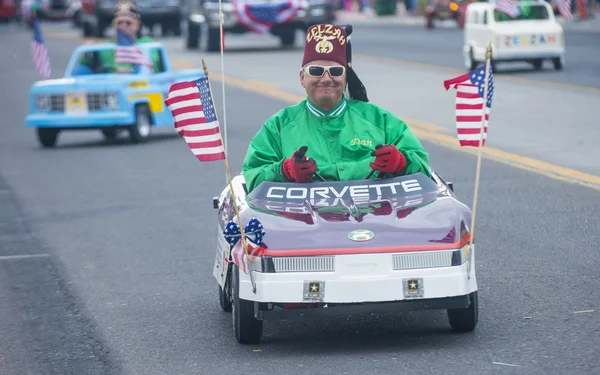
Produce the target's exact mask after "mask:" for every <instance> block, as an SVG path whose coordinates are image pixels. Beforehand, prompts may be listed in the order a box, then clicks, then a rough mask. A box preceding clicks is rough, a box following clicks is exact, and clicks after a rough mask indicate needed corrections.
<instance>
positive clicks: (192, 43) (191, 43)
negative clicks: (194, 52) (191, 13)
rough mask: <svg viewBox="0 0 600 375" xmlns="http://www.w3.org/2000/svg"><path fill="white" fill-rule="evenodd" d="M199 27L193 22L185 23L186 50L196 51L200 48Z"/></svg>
mask: <svg viewBox="0 0 600 375" xmlns="http://www.w3.org/2000/svg"><path fill="white" fill-rule="evenodd" d="M201 35H202V34H201V28H200V25H198V24H197V23H194V22H189V21H188V23H187V37H186V38H185V41H186V43H185V45H186V47H187V49H197V48H198V47H199V46H200V36H201Z"/></svg>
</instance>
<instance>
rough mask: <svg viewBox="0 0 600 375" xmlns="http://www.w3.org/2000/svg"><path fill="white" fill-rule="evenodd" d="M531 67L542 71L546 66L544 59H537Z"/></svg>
mask: <svg viewBox="0 0 600 375" xmlns="http://www.w3.org/2000/svg"><path fill="white" fill-rule="evenodd" d="M531 65H533V68H534V69H535V70H542V66H543V65H544V60H542V59H535V60H533V61H532V62H531Z"/></svg>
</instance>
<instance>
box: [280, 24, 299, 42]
mask: <svg viewBox="0 0 600 375" xmlns="http://www.w3.org/2000/svg"><path fill="white" fill-rule="evenodd" d="M279 40H280V41H281V45H282V46H285V47H290V46H293V45H294V44H296V29H294V28H292V27H290V28H287V29H285V30H283V31H282V32H281V35H280V36H279Z"/></svg>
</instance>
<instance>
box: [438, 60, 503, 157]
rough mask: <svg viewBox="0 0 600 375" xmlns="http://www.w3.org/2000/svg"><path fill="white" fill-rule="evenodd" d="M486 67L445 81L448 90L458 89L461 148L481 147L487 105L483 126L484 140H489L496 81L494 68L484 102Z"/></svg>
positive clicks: (457, 121)
mask: <svg viewBox="0 0 600 375" xmlns="http://www.w3.org/2000/svg"><path fill="white" fill-rule="evenodd" d="M484 77H485V65H483V66H481V67H480V68H478V69H475V70H474V71H472V72H469V73H467V74H463V75H461V76H458V77H456V78H452V79H449V80H446V81H444V87H445V88H446V90H448V89H449V88H455V89H456V131H457V135H458V140H459V142H460V145H461V146H473V147H479V140H480V138H481V135H480V133H481V119H482V114H483V111H484V104H485V122H484V125H483V140H482V143H481V146H484V145H485V140H486V138H487V129H488V121H489V118H490V112H491V110H492V96H493V95H494V79H493V74H492V68H491V66H490V72H489V76H488V78H489V79H488V92H487V98H485V100H484V97H483V96H484V85H485V79H484Z"/></svg>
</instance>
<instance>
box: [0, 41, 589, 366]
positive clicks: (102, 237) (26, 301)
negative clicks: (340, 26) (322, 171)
mask: <svg viewBox="0 0 600 375" xmlns="http://www.w3.org/2000/svg"><path fill="white" fill-rule="evenodd" d="M0 32H1V30H0ZM28 42H29V35H28V34H25V33H21V32H18V33H15V34H13V35H11V36H10V38H2V39H0V50H2V51H4V54H3V56H9V57H11V58H2V59H0V80H1V82H3V87H4V90H3V91H2V94H1V95H2V100H1V101H0V111H1V113H2V114H3V115H2V116H0V134H2V136H1V137H0V207H2V210H0V298H1V303H0V314H1V318H0V367H1V368H2V373H3V374H6V375H13V374H15V375H16V374H19V375H20V374H23V373H31V374H61V375H63V374H78V375H79V374H96V373H98V374H100V373H102V374H111V373H123V374H198V373H200V374H234V373H236V374H237V373H249V374H281V373H292V374H331V373H348V374H365V373H371V372H374V373H378V374H397V373H399V372H402V373H404V374H422V373H444V374H498V373H503V374H594V373H598V371H600V359H599V358H598V356H597V348H598V347H600V336H599V335H598V333H599V331H600V320H599V315H598V314H599V311H600V306H599V305H598V301H600V289H599V288H598V285H600V278H599V276H598V271H597V270H598V268H599V267H600V259H599V258H598V256H597V243H598V240H599V237H598V234H597V228H598V227H600V219H599V217H598V215H597V212H596V211H597V210H596V207H598V206H600V194H599V193H598V191H595V190H589V189H586V188H582V187H578V186H575V185H571V184H567V183H563V182H559V181H556V180H552V179H549V178H545V177H542V176H538V175H535V174H531V173H528V172H524V171H521V170H516V169H512V168H510V167H507V166H505V165H502V164H496V163H493V162H489V161H487V160H485V161H484V162H483V165H482V180H481V186H480V195H479V197H480V201H479V206H478V207H479V208H478V215H477V217H478V219H477V224H476V225H477V231H478V241H480V245H479V246H478V258H477V262H478V263H477V271H478V273H479V275H478V276H479V283H480V290H481V292H480V298H481V301H480V308H481V315H480V323H479V326H478V328H477V330H476V331H475V332H474V333H472V334H466V335H454V334H451V333H450V332H449V327H448V324H447V322H446V318H445V314H444V313H443V312H428V313H411V314H378V315H361V316H353V317H347V318H341V319H340V318H332V319H314V320H305V321H304V320H298V321H284V322H276V323H275V322H274V323H269V324H266V328H265V337H264V342H263V343H262V344H260V345H257V346H240V345H237V344H236V343H235V340H234V338H233V334H232V328H231V316H230V315H229V314H227V313H223V312H221V310H220V308H219V306H218V301H217V297H216V282H215V281H214V280H213V278H212V276H211V269H212V261H213V258H214V246H215V242H216V233H215V230H214V228H215V227H214V225H215V217H214V212H213V210H212V209H211V198H212V196H213V195H215V194H216V193H218V192H219V191H220V190H221V188H222V187H223V186H224V183H225V175H224V173H223V168H222V163H219V162H215V163H204V164H200V163H198V162H197V161H196V160H195V158H194V157H193V156H192V154H191V153H190V151H189V150H188V149H187V146H186V145H185V144H184V143H183V141H182V140H181V139H180V138H179V137H177V136H174V135H173V132H172V131H170V130H164V131H160V132H157V133H156V135H155V137H154V138H153V139H152V141H151V142H149V143H147V144H145V145H139V146H133V145H130V144H129V143H128V142H127V140H126V139H123V140H122V141H117V142H115V143H105V142H103V141H102V139H101V135H100V134H99V133H97V132H91V133H78V134H64V137H61V140H60V143H59V147H58V148H56V149H53V150H42V149H40V148H39V147H38V145H37V143H36V140H35V137H34V133H33V131H32V130H31V129H26V128H24V126H23V118H24V116H25V115H26V112H27V92H28V89H29V85H30V84H31V83H32V82H33V80H34V79H36V77H35V75H34V73H33V71H32V67H31V65H30V55H29V54H30V51H29V43H28ZM48 43H49V45H50V50H51V57H52V61H53V65H54V67H55V71H61V70H62V69H63V67H64V65H65V64H66V61H67V59H68V57H69V55H70V52H71V51H72V48H73V47H74V46H75V45H76V44H75V42H71V41H66V40H54V39H52V38H49V42H48ZM56 75H57V76H58V74H56ZM213 87H214V90H215V95H216V96H217V97H220V85H217V84H214V85H213ZM7 88H9V89H7ZM227 94H228V98H227V100H228V102H227V104H228V108H231V110H229V111H228V123H229V129H228V130H229V142H230V143H229V149H230V163H231V167H232V172H233V173H237V172H239V169H240V163H241V158H242V157H243V154H244V151H245V149H246V145H247V143H248V141H249V139H250V138H251V136H252V135H253V134H254V133H255V132H256V130H257V129H258V128H259V126H260V125H261V124H262V123H263V122H264V120H265V119H266V118H267V117H268V116H269V115H270V114H272V113H274V112H275V111H277V110H278V109H280V108H281V107H282V106H283V105H284V104H283V103H282V102H279V101H275V100H272V99H266V98H263V97H260V96H258V95H257V94H255V93H249V92H246V91H242V90H240V89H237V88H232V87H229V88H228V89H227ZM233 109H235V110H233ZM424 144H425V146H426V147H427V149H428V150H429V152H430V156H431V159H432V162H433V163H435V165H436V168H437V169H438V171H440V172H441V173H442V174H443V175H444V176H445V177H447V178H448V179H450V180H452V181H454V182H455V183H456V191H457V193H458V194H459V196H460V197H461V198H462V199H463V200H464V201H465V203H467V204H469V205H471V203H472V198H473V185H474V172H475V159H474V158H473V157H472V156H469V155H466V154H463V153H458V152H455V151H452V150H449V149H446V148H441V147H438V146H436V145H433V144H429V143H426V142H425V143H424ZM20 255H34V256H33V257H29V258H23V257H21V258H20V257H18V256H20ZM36 255H37V256H36ZM8 256H11V257H8ZM15 256H17V257H15ZM587 310H594V312H587V313H576V312H580V311H587ZM508 365H511V366H508Z"/></svg>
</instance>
